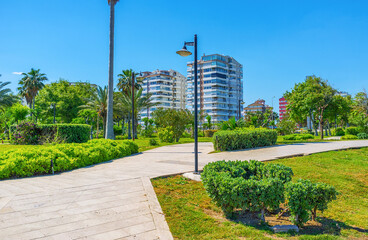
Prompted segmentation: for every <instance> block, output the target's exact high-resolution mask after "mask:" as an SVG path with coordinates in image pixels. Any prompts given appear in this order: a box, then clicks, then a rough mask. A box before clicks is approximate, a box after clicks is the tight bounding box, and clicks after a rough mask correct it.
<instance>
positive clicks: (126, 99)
mask: <svg viewBox="0 0 368 240" xmlns="http://www.w3.org/2000/svg"><path fill="white" fill-rule="evenodd" d="M151 96H152V94H150V93H149V94H147V95H145V96H143V89H142V88H141V89H139V90H135V93H134V116H133V117H134V119H135V123H136V124H135V126H133V127H134V129H136V128H137V122H138V121H137V119H138V113H139V112H141V111H142V110H143V109H147V108H151V107H154V106H156V105H157V103H152V102H151ZM120 104H121V105H123V106H127V107H128V109H129V113H131V112H132V94H131V93H130V92H128V94H126V95H124V94H123V95H122V98H121V99H120ZM135 132H137V131H135ZM135 137H136V136H135Z"/></svg>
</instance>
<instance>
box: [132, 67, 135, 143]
mask: <svg viewBox="0 0 368 240" xmlns="http://www.w3.org/2000/svg"><path fill="white" fill-rule="evenodd" d="M134 88H135V73H134V72H132V134H133V141H134V140H135V115H134V90H135V89H134Z"/></svg>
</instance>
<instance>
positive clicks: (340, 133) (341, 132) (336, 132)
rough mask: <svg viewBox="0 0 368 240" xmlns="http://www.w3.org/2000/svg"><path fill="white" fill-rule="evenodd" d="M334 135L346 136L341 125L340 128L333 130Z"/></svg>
mask: <svg viewBox="0 0 368 240" xmlns="http://www.w3.org/2000/svg"><path fill="white" fill-rule="evenodd" d="M332 135H334V136H344V135H345V131H344V129H342V128H341V127H338V128H335V129H334V130H332Z"/></svg>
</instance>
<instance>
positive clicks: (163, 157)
mask: <svg viewBox="0 0 368 240" xmlns="http://www.w3.org/2000/svg"><path fill="white" fill-rule="evenodd" d="M359 147H368V140H362V141H339V142H320V143H302V144H294V145H282V146H273V147H267V148H259V149H253V150H245V151H234V152H222V153H216V154H209V153H210V152H211V151H213V147H212V144H211V143H200V144H199V151H200V154H199V161H200V168H202V167H203V166H204V165H205V164H207V163H208V162H211V161H217V160H223V159H227V160H236V159H239V160H249V159H255V160H260V161H264V160H271V159H277V158H282V157H288V156H294V155H305V154H312V153H317V152H323V151H331V150H337V149H347V148H359ZM192 151H193V144H182V145H172V146H166V147H160V148H156V149H153V150H150V151H146V152H144V153H141V154H136V155H134V156H130V157H126V158H122V159H117V160H114V161H109V162H106V163H103V164H98V165H95V166H91V167H86V168H82V169H77V170H74V171H70V172H65V173H62V174H58V175H54V176H42V177H33V178H24V179H16V180H5V181H0V239H2V240H3V239H17V240H18V239H62V240H66V239H104V240H108V239H144V240H150V239H172V236H171V233H170V231H169V228H168V226H167V223H166V221H165V217H164V215H163V213H162V210H161V207H160V205H159V203H158V201H157V198H156V195H155V193H154V190H153V188H152V185H151V183H150V178H154V177H158V176H164V175H170V174H175V173H182V172H188V171H192V170H193V152H192Z"/></svg>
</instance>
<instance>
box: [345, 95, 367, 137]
mask: <svg viewBox="0 0 368 240" xmlns="http://www.w3.org/2000/svg"><path fill="white" fill-rule="evenodd" d="M349 120H350V122H351V123H352V124H354V125H356V126H357V127H358V131H359V132H363V133H368V95H367V92H366V91H364V92H359V93H357V95H356V96H355V98H354V101H353V109H352V113H351V115H350V117H349Z"/></svg>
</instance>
